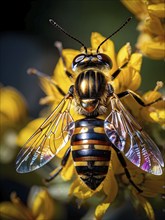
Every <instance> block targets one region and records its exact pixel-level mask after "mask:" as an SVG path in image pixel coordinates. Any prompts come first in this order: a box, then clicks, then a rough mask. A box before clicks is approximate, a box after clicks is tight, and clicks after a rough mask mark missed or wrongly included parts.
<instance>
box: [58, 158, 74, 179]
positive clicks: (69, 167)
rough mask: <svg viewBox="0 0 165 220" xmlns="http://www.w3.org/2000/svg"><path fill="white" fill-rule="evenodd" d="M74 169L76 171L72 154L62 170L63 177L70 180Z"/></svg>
mask: <svg viewBox="0 0 165 220" xmlns="http://www.w3.org/2000/svg"><path fill="white" fill-rule="evenodd" d="M74 171H75V168H74V165H73V159H72V156H70V157H69V159H68V161H67V163H66V165H65V167H64V168H63V170H62V171H61V177H62V178H63V180H65V181H67V180H70V179H71V178H72V176H73V173H74Z"/></svg>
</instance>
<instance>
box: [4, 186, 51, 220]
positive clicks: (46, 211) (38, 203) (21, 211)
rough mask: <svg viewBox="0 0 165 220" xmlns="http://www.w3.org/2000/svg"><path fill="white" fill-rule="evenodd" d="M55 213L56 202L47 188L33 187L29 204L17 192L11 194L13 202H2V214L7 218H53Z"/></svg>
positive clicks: (40, 219) (18, 219) (17, 219)
mask: <svg viewBox="0 0 165 220" xmlns="http://www.w3.org/2000/svg"><path fill="white" fill-rule="evenodd" d="M53 215H54V202H53V200H52V198H51V197H50V195H49V193H48V191H47V190H46V189H45V188H39V187H33V188H32V189H31V192H30V195H29V198H28V206H25V205H24V204H23V203H22V201H21V200H20V198H19V197H18V196H17V195H16V193H12V194H11V202H2V203H0V216H1V217H2V219H6V220H7V219H8V220H10V219H11V220H13V219H15V220H51V219H53Z"/></svg>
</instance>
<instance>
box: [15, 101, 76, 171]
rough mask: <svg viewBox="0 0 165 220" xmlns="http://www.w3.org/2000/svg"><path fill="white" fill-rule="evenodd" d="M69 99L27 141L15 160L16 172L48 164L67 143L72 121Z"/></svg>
mask: <svg viewBox="0 0 165 220" xmlns="http://www.w3.org/2000/svg"><path fill="white" fill-rule="evenodd" d="M70 105H71V99H65V98H64V99H63V100H62V101H61V102H60V104H59V105H58V106H57V107H56V108H55V110H54V111H53V112H52V113H51V114H50V116H49V117H48V118H47V119H46V120H45V121H44V122H43V123H42V125H41V126H40V127H39V128H38V129H37V130H36V132H35V133H34V134H33V135H32V136H31V137H30V138H29V139H28V141H27V142H26V143H25V145H24V146H23V148H22V149H21V151H20V153H19V154H18V156H17V160H16V170H17V172H19V173H27V172H31V171H33V170H36V169H38V168H40V167H42V166H43V165H45V164H46V163H48V162H49V161H50V160H51V159H52V158H53V157H54V156H55V155H56V154H57V153H58V152H59V151H60V150H62V149H63V148H64V147H65V146H66V144H67V142H68V141H69V139H70V137H71V136H72V133H73V131H74V121H73V118H72V116H71V115H70V113H69V108H70Z"/></svg>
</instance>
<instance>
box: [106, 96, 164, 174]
mask: <svg viewBox="0 0 165 220" xmlns="http://www.w3.org/2000/svg"><path fill="white" fill-rule="evenodd" d="M111 106H112V111H111V113H110V114H109V115H108V117H107V118H106V120H105V123H104V128H105V133H106V135H107V136H108V138H109V140H110V141H111V142H112V144H113V145H114V146H115V147H116V148H117V149H119V150H120V151H122V152H123V153H124V155H125V156H126V157H127V159H128V160H130V161H131V162H132V163H133V164H135V165H136V166H137V167H140V168H141V169H142V170H144V171H146V172H148V173H152V174H154V175H161V174H162V167H164V162H163V159H162V155H161V152H160V151H159V149H158V147H157V146H156V144H155V143H154V141H153V140H152V139H151V138H150V137H149V136H148V134H147V133H146V132H145V131H143V130H142V128H141V127H140V125H139V124H138V123H137V122H136V121H135V119H134V118H133V116H132V115H131V114H130V113H129V112H128V111H127V110H126V108H125V107H124V106H123V104H122V103H121V101H120V100H119V98H118V97H117V96H116V95H114V97H113V98H112V99H111Z"/></svg>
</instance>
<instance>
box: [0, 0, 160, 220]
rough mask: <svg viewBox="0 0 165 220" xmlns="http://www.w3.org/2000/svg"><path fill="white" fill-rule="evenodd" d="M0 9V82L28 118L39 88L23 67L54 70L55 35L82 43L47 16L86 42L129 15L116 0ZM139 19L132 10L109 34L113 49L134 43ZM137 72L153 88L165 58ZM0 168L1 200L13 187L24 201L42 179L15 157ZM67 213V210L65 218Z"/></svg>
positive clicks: (66, 43)
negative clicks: (21, 168) (21, 101)
mask: <svg viewBox="0 0 165 220" xmlns="http://www.w3.org/2000/svg"><path fill="white" fill-rule="evenodd" d="M5 4H6V5H5ZM9 8H10V11H9ZM2 10H3V12H4V13H5V16H3V18H2V19H1V34H0V82H1V84H2V85H3V86H13V87H15V88H16V89H17V90H19V91H20V92H21V93H22V94H23V96H24V97H25V100H26V102H27V106H28V110H29V115H30V117H31V118H35V117H37V116H38V113H39V112H40V110H41V109H42V108H41V106H40V105H39V99H40V97H42V96H43V93H42V91H41V89H40V87H39V84H38V81H37V79H36V77H33V76H29V75H27V73H26V71H27V69H28V68H29V67H35V68H37V69H39V70H40V71H42V72H44V73H47V74H52V72H53V70H54V67H55V65H56V62H57V60H58V58H59V55H58V51H57V49H56V48H55V47H54V42H55V41H56V40H59V41H61V42H62V43H63V47H64V48H72V49H79V48H80V45H79V44H78V43H77V42H75V41H74V40H72V39H70V38H68V37H67V36H66V35H64V34H63V33H62V32H60V31H59V30H57V29H55V28H54V27H53V26H52V25H51V24H50V23H49V22H48V20H49V19H50V18H52V19H54V20H55V21H56V22H57V23H58V24H59V25H61V26H62V27H63V28H64V29H66V30H67V31H68V32H69V33H71V34H72V35H73V36H75V37H77V38H78V39H79V40H81V41H82V42H83V43H84V44H85V45H86V46H87V47H88V46H90V35H91V32H94V31H97V32H100V33H101V34H102V35H103V36H109V35H110V34H111V33H113V32H114V31H115V30H116V29H117V28H118V27H119V26H120V25H121V24H122V23H123V22H124V21H125V20H126V19H127V18H128V17H130V16H132V14H131V13H130V12H129V11H128V10H127V9H126V8H125V7H124V6H123V5H122V3H121V2H120V1H119V0H117V1H115V0H110V1H107V0H90V1H89V0H83V1H81V0H77V1H76V0H75V1H74V0H61V1H59V0H33V1H31V0H29V1H17V0H16V1H11V2H10V4H7V3H5V2H4V5H3V7H2ZM137 24H138V21H137V20H136V18H135V17H134V16H133V19H132V21H131V22H130V23H129V24H128V25H127V26H126V27H125V28H124V29H122V30H121V31H120V32H119V33H117V34H116V35H115V36H113V38H112V40H113V41H114V43H115V47H116V51H118V50H119V48H121V47H122V46H123V45H124V44H125V43H126V42H130V43H131V45H132V47H133V48H134V45H135V43H136V40H137V36H138V31H137V30H136V27H137ZM141 74H142V85H141V90H142V91H143V92H145V91H147V90H149V89H153V88H154V86H155V83H156V81H157V80H162V81H163V80H164V61H155V60H151V59H149V58H144V60H143V65H142V71H141ZM0 168H1V170H0V171H1V175H0V176H1V186H0V191H1V201H4V200H9V197H10V193H11V192H12V191H17V193H18V195H19V196H20V197H21V198H22V200H23V201H26V198H27V194H28V192H29V188H30V186H32V185H42V181H41V180H40V177H38V176H37V175H36V174H34V173H32V174H26V175H20V174H17V173H16V171H15V159H13V161H11V162H10V163H6V164H1V167H0ZM125 210H126V211H123V212H122V210H121V212H120V213H118V214H117V213H115V216H114V217H113V216H111V218H107V219H115V220H118V219H121V216H122V217H124V215H126V216H127V212H128V213H129V212H130V204H128V205H126V209H125ZM68 213H70V212H69V211H68ZM75 213H76V216H77V218H76V219H77V220H78V219H81V216H82V215H83V214H82V213H81V212H80V213H79V212H77V211H75ZM158 215H159V213H158ZM71 217H72V216H70V214H68V217H66V219H71ZM159 217H160V216H159ZM127 219H128V218H127ZM131 219H132V218H131ZM134 219H136V218H135V216H134ZM137 219H138V218H137ZM144 219H145V218H144ZM159 219H160V218H159Z"/></svg>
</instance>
